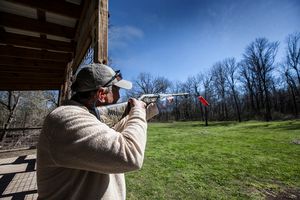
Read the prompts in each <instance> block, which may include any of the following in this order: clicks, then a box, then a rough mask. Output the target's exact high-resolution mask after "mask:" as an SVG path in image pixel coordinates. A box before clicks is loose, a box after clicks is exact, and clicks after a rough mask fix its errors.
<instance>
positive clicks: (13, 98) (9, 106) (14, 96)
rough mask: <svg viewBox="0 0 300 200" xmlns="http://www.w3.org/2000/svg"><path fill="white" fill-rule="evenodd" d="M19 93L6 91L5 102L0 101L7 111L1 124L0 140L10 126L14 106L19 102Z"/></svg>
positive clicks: (13, 115) (14, 109)
mask: <svg viewBox="0 0 300 200" xmlns="http://www.w3.org/2000/svg"><path fill="white" fill-rule="evenodd" d="M19 99H20V93H19V92H13V91H8V99H7V102H3V101H0V104H1V105H2V106H4V108H5V109H6V110H7V111H8V117H7V120H6V122H5V123H4V124H3V128H2V132H1V135H0V141H1V142H3V141H4V140H5V137H6V135H7V129H8V128H9V127H10V125H11V123H12V121H13V119H14V117H15V113H16V108H17V106H18V104H19Z"/></svg>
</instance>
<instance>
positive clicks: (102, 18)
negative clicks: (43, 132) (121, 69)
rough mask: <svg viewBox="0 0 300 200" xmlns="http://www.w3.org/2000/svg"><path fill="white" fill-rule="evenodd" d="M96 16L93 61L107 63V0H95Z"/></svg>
mask: <svg viewBox="0 0 300 200" xmlns="http://www.w3.org/2000/svg"><path fill="white" fill-rule="evenodd" d="M97 3H98V4H97V17H96V24H95V29H94V30H95V33H93V34H94V38H93V39H94V41H93V44H94V62H96V63H103V64H107V60H108V55H107V54H108V48H107V46H108V44H107V40H108V0H98V1H97Z"/></svg>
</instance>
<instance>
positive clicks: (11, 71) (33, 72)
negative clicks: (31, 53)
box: [0, 69, 64, 77]
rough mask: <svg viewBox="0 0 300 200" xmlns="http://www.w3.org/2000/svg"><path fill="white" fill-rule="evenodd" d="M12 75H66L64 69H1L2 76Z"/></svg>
mask: <svg viewBox="0 0 300 200" xmlns="http://www.w3.org/2000/svg"><path fill="white" fill-rule="evenodd" d="M3 76H4V77H6V76H7V77H10V76H17V77H22V76H32V77H36V76H41V77H46V76H47V77H49V76H55V77H61V76H62V77H64V71H55V70H51V71H50V70H19V71H16V70H15V69H4V70H1V75H0V77H3Z"/></svg>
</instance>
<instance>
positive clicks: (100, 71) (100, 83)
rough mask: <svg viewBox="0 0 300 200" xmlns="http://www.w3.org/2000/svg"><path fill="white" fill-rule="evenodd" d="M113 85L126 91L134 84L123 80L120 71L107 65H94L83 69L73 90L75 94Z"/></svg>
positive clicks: (74, 83)
mask: <svg viewBox="0 0 300 200" xmlns="http://www.w3.org/2000/svg"><path fill="white" fill-rule="evenodd" d="M111 85H114V86H117V87H119V88H124V89H131V88H132V83H131V82H130V81H127V80H124V79H122V76H121V73H120V71H119V70H118V71H114V70H113V69H112V68H111V67H109V66H107V65H104V64H99V63H93V64H89V65H85V66H83V67H82V69H81V70H80V71H79V72H78V74H77V76H76V77H75V81H74V82H73V84H72V86H71V89H72V90H73V91H74V92H87V91H92V90H96V89H98V88H100V87H108V86H111Z"/></svg>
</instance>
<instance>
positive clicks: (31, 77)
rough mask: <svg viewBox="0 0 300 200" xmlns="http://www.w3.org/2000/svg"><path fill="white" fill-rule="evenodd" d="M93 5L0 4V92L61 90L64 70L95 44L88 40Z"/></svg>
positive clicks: (18, 0)
mask: <svg viewBox="0 0 300 200" xmlns="http://www.w3.org/2000/svg"><path fill="white" fill-rule="evenodd" d="M99 2H101V0H85V1H83V0H65V1H64V0H1V1H0V90H53V89H58V90H59V89H61V87H62V85H63V84H64V81H65V77H66V72H67V67H68V66H70V65H72V67H73V68H76V67H77V66H78V65H79V63H80V60H81V59H82V58H83V56H84V53H85V51H86V49H87V48H88V47H89V45H90V44H91V43H93V39H95V38H94V37H96V36H97V37H98V40H97V39H95V41H96V43H97V41H99V34H97V35H96V36H94V35H91V33H92V31H93V29H94V28H95V24H97V23H95V19H97V16H98V17H99V15H97V13H99V10H98V8H99V7H97V6H98V5H99V4H100V3H99ZM95 13H96V14H95ZM106 14H107V13H106ZM98 28H99V27H98ZM96 30H98V29H96ZM94 43H95V42H94ZM100 53H102V54H103V52H100ZM98 54H99V52H98ZM75 58H76V59H75Z"/></svg>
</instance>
